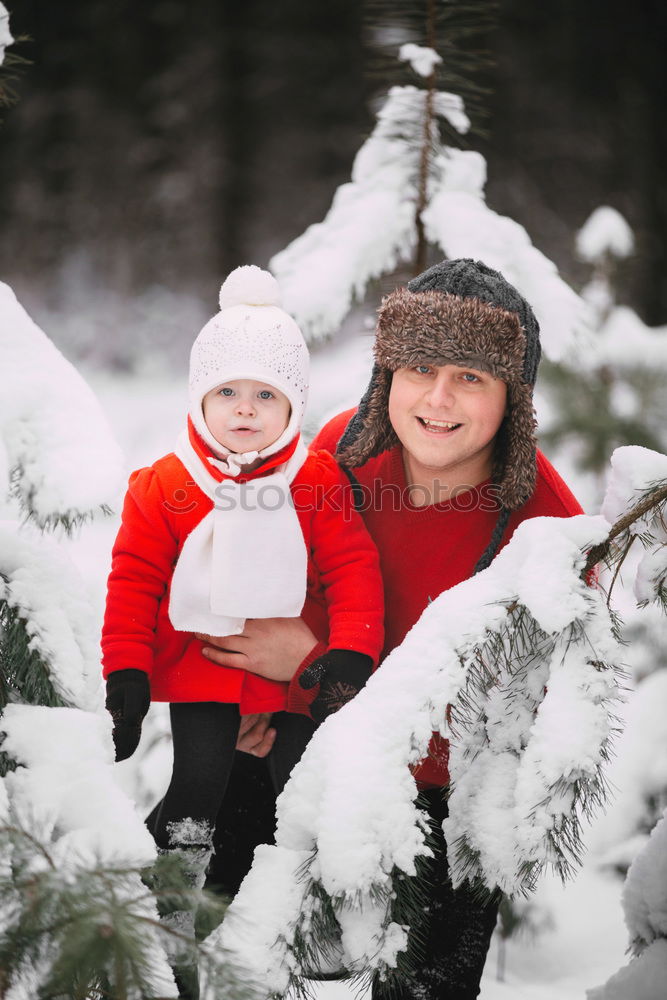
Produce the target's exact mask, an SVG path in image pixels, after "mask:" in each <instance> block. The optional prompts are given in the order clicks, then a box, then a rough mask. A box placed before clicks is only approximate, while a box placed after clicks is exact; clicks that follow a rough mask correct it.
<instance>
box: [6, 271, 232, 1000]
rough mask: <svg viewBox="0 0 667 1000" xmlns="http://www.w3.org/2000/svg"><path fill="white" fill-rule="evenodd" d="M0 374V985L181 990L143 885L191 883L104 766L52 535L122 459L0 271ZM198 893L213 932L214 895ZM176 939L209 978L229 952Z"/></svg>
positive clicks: (82, 631)
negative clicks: (1, 511) (0, 505)
mask: <svg viewBox="0 0 667 1000" xmlns="http://www.w3.org/2000/svg"><path fill="white" fill-rule="evenodd" d="M0 370H1V371H2V374H3V392H2V397H1V401H0V496H2V499H3V501H4V502H5V505H6V511H5V518H6V519H5V520H3V521H2V523H1V524H0V731H1V734H2V735H1V740H2V750H1V751H0V858H1V861H0V969H2V978H1V979H0V996H4V995H5V994H6V993H8V995H12V996H14V995H19V994H20V995H21V996H26V997H30V998H32V997H34V998H37V997H39V998H40V1000H46V998H49V997H54V998H55V997H62V996H68V997H75V998H80V1000H87V998H90V997H99V998H100V1000H101V998H102V997H107V998H113V1000H130V998H137V1000H138V998H139V997H140V996H152V997H160V996H164V997H168V996H176V995H177V993H176V987H175V984H174V980H173V976H172V972H171V968H170V965H169V962H168V959H167V953H168V951H169V944H170V942H171V939H172V938H174V936H176V937H178V934H177V932H176V931H174V930H173V929H169V928H167V927H165V926H164V925H162V924H161V923H160V922H159V920H158V909H157V902H158V900H156V898H155V895H154V894H153V893H151V891H150V890H149V888H147V883H150V882H151V880H152V882H153V884H156V885H159V886H160V891H159V895H160V896H161V897H162V898H163V899H164V898H166V900H167V901H168V902H169V903H170V904H171V903H174V904H177V903H179V901H181V900H182V897H183V895H184V894H188V895H191V890H188V889H187V887H185V888H184V882H183V875H182V873H181V872H180V869H179V866H178V864H177V862H175V861H174V860H173V859H160V860H159V861H156V852H155V845H154V843H153V840H152V838H151V836H150V834H149V833H148V831H147V829H146V827H145V826H144V824H143V822H142V820H141V818H140V817H139V816H138V815H137V813H136V811H135V808H134V805H133V803H132V802H131V801H130V800H129V799H128V798H127V797H126V795H125V794H124V792H123V791H122V790H121V789H120V787H119V786H118V785H117V783H116V780H115V778H114V776H113V770H112V767H111V764H112V762H113V746H112V741H111V726H110V720H109V719H108V716H107V714H106V712H105V711H104V707H103V704H102V685H101V674H100V665H99V651H98V644H97V641H96V632H97V623H96V620H95V615H94V613H93V608H92V605H91V604H90V603H89V601H88V599H87V596H86V593H85V586H84V583H83V581H82V580H81V578H80V577H79V575H78V573H77V571H76V569H75V567H74V565H73V564H72V563H71V561H70V560H69V558H68V556H67V554H66V552H65V550H64V547H63V546H62V545H61V544H60V542H59V538H58V536H59V535H62V534H64V535H70V534H72V533H73V532H74V531H75V530H78V529H80V528H81V527H82V526H83V525H85V523H86V522H87V521H88V520H90V518H92V517H93V516H95V515H96V514H99V513H104V512H107V511H108V510H109V505H110V504H111V503H112V502H113V501H114V500H115V499H116V498H117V496H118V491H119V487H120V485H121V480H122V475H121V473H122V468H123V461H122V456H121V454H120V451H119V449H118V447H117V445H116V444H115V442H114V440H113V437H112V435H111V432H110V429H109V427H108V425H107V422H106V419H105V417H104V415H103V414H102V411H101V409H100V407H99V405H98V403H97V401H96V399H95V397H94V396H93V394H92V392H91V391H90V389H89V388H88V386H87V385H86V384H85V382H84V381H83V379H82V378H81V377H80V376H79V375H78V373H77V372H76V371H75V369H74V368H73V367H72V366H71V365H70V364H69V363H68V362H67V361H66V360H65V359H64V358H63V357H62V355H61V354H60V353H59V352H58V351H57V350H56V348H55V347H54V346H53V344H52V343H51V342H50V341H49V340H48V339H47V338H46V336H45V335H44V334H43V332H42V331H41V330H40V329H39V328H38V327H37V326H36V325H35V324H34V323H33V322H32V320H31V319H30V318H29V316H28V315H27V314H26V312H25V311H24V310H23V308H22V307H21V306H20V304H19V303H18V302H17V300H16V297H15V296H14V294H13V292H12V290H11V289H10V288H9V287H8V286H7V285H4V284H2V283H0ZM5 497H6V499H5ZM10 515H11V519H7V518H8V517H9V516H10ZM146 869H150V878H149V877H148V875H147V874H146V873H145V870H146ZM197 900H198V901H201V905H202V920H203V921H204V922H205V923H206V925H207V927H208V928H209V929H210V927H212V926H214V925H215V923H217V922H218V921H219V920H220V919H221V916H222V912H223V909H222V907H221V904H220V903H219V902H218V901H217V900H215V899H213V898H209V897H205V896H201V897H200V896H199V894H198V895H197ZM181 905H188V904H183V903H181ZM186 944H187V946H188V947H189V948H190V949H192V951H193V953H194V955H195V957H197V958H198V959H200V961H201V963H202V968H203V969H204V971H206V973H207V975H208V979H209V981H210V982H211V983H213V984H214V985H215V983H216V982H217V980H218V978H219V976H220V974H221V967H222V962H223V959H224V956H222V955H221V954H220V953H218V954H215V955H212V954H209V953H206V952H204V951H203V950H202V949H201V948H200V947H199V946H198V945H197V944H196V942H186ZM225 982H226V983H227V984H228V986H229V993H228V995H229V996H230V997H232V998H234V997H243V996H244V995H245V988H244V987H243V985H242V984H239V983H238V982H236V980H235V979H234V977H233V975H231V974H230V973H229V971H225ZM8 991H9V992H8Z"/></svg>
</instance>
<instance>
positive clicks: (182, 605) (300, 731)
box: [102, 267, 383, 884]
mask: <svg viewBox="0 0 667 1000" xmlns="http://www.w3.org/2000/svg"><path fill="white" fill-rule="evenodd" d="M308 363H309V359H308V350H307V348H306V344H305V342H304V339H303V337H302V335H301V332H300V330H299V328H298V326H297V325H296V323H295V322H294V320H293V319H292V318H291V317H290V316H289V315H288V314H287V313H286V312H284V311H283V310H282V309H281V308H280V291H279V288H278V285H277V282H276V281H275V279H274V278H273V277H272V276H271V275H270V274H269V273H268V272H266V271H262V270H260V269H259V268H257V267H240V268H237V269H236V270H235V271H233V272H232V273H231V274H230V275H229V277H228V278H227V280H226V281H225V283H224V284H223V286H222V288H221V291H220V312H219V313H218V314H217V315H216V316H214V317H213V318H212V319H211V320H210V321H209V322H208V323H207V324H206V326H205V327H204V328H203V330H202V331H201V333H200V334H199V336H198V337H197V339H196V341H195V343H194V345H193V347H192V352H191V356H190V380H189V390H190V407H189V417H188V426H187V430H185V431H184V432H183V433H182V434H181V436H180V438H179V440H178V442H177V445H176V448H175V451H174V452H173V453H172V454H169V455H166V456H164V457H163V458H160V459H158V460H157V461H156V462H155V463H154V464H153V465H152V466H150V467H148V468H144V469H139V470H138V471H137V472H134V473H133V474H132V476H131V477H130V481H129V488H128V492H127V495H126V498H125V504H124V509H123V516H122V524H121V527H120V530H119V533H118V537H117V539H116V542H115V546H114V549H113V557H112V568H111V573H110V576H109V582H108V595H107V605H106V614H105V620H104V629H103V636H102V650H103V674H104V677H105V678H106V683H107V702H106V705H107V708H108V709H109V711H110V712H111V715H112V718H113V724H114V729H113V736H114V742H115V747H116V759H117V760H124V759H125V758H127V757H130V756H131V755H132V753H133V752H134V750H135V749H136V747H137V745H138V743H139V737H140V733H141V723H142V720H143V717H144V716H145V714H146V712H147V710H148V707H149V704H150V702H151V701H162V702H169V705H170V719H171V729H172V736H173V750H174V763H173V773H172V777H171V782H170V784H169V788H168V790H167V793H166V795H165V797H164V799H163V801H162V803H161V804H160V806H159V808H158V810H157V813H156V814H154V816H153V817H152V833H153V835H154V837H155V840H156V843H157V845H158V847H159V848H161V849H163V850H167V849H171V850H173V849H175V850H178V851H179V853H180V854H181V855H183V854H187V855H188V857H189V862H188V863H190V862H191V867H194V868H195V869H196V871H197V877H196V879H195V881H196V882H197V883H198V884H201V882H202V881H203V874H204V872H205V869H206V866H207V864H208V861H209V859H210V855H211V845H212V834H213V826H214V823H215V817H216V814H217V813H218V810H219V808H220V805H221V803H222V800H223V797H224V794H225V788H226V785H227V781H228V777H229V773H230V769H231V766H232V761H233V757H234V752H235V746H236V741H237V736H238V733H239V725H240V720H241V717H242V716H244V715H252V714H254V713H264V712H272V713H276V714H275V715H274V716H273V719H272V726H273V727H274V728H275V729H276V739H275V743H274V745H273V748H272V750H271V752H270V755H269V759H268V764H269V772H270V774H271V779H272V782H273V784H274V786H275V789H276V792H279V791H280V790H281V789H282V787H283V785H284V784H285V782H286V780H287V778H288V776H289V773H290V771H291V769H292V767H293V766H294V764H295V763H296V762H297V761H298V759H299V758H300V756H301V754H302V752H303V749H304V747H305V745H306V743H307V742H308V740H309V738H310V736H311V735H312V732H313V729H314V723H313V721H312V720H309V719H307V718H306V717H305V716H303V715H296V714H290V713H288V712H286V711H285V709H286V707H287V690H288V685H287V683H282V682H278V681H273V680H268V679H264V678H262V677H259V676H257V675H256V674H253V673H250V672H248V671H245V670H242V669H237V668H233V667H221V666H218V665H216V664H215V663H213V662H211V661H210V660H208V659H206V658H205V657H204V656H203V655H202V652H201V650H202V647H203V643H202V642H201V641H200V640H199V639H197V638H196V636H195V633H206V634H210V635H216V636H228V635H240V634H242V633H243V628H244V624H245V620H246V619H247V618H292V617H297V616H299V615H303V618H304V620H305V621H306V622H308V624H309V625H310V627H311V628H312V629H313V631H314V632H315V633H316V634H318V635H322V634H324V635H326V634H328V636H329V642H328V648H327V652H326V653H325V654H324V655H323V656H322V657H321V662H320V669H319V672H318V676H319V677H321V683H320V689H319V694H318V696H317V698H316V700H315V703H314V706H315V707H314V710H313V712H312V715H313V718H314V719H315V720H316V721H321V720H322V719H323V718H325V717H326V715H327V714H329V712H331V711H335V710H336V708H338V707H340V705H341V704H343V703H344V702H345V701H347V700H349V698H350V697H352V696H353V695H354V694H356V693H357V691H358V690H359V689H360V688H361V687H362V686H363V684H364V683H365V681H366V679H367V678H368V676H369V674H370V672H371V670H372V668H373V666H374V665H375V664H376V663H377V659H378V656H379V653H380V650H381V648H382V642H383V625H382V622H383V598H382V585H381V578H380V571H379V562H378V556H377V551H376V549H375V546H374V544H373V543H372V542H371V540H370V536H369V535H368V533H367V531H366V529H365V527H364V525H363V521H362V519H361V517H360V516H359V514H358V513H357V512H356V511H355V510H354V508H353V504H352V502H351V496H350V494H351V491H350V489H349V484H348V481H347V479H346V477H345V476H344V475H343V474H342V473H341V471H340V470H339V468H338V466H337V465H336V463H335V462H334V460H333V458H332V457H331V455H330V454H329V453H328V452H325V451H318V452H308V451H307V450H306V448H305V446H304V445H303V443H302V441H301V438H300V426H301V421H302V417H303V412H304V406H305V401H306V391H307V387H308ZM193 884H194V883H193Z"/></svg>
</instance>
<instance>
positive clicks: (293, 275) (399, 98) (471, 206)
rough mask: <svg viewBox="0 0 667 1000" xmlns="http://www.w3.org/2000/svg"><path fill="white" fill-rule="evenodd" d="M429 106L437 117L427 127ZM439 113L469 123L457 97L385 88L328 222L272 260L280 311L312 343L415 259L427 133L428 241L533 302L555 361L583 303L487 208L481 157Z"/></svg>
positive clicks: (513, 226) (424, 216)
mask: <svg viewBox="0 0 667 1000" xmlns="http://www.w3.org/2000/svg"><path fill="white" fill-rule="evenodd" d="M429 94H430V99H431V102H432V103H431V104H429V103H428V99H429ZM429 107H432V113H433V114H434V115H435V118H436V121H435V122H434V125H433V128H431V129H425V128H424V122H425V119H426V116H427V115H428V114H429V110H428V109H429ZM442 119H446V120H447V121H448V123H449V124H450V125H451V126H452V127H453V128H454V129H456V130H457V131H458V132H460V133H465V132H467V131H468V129H469V127H470V123H469V120H468V118H467V116H466V114H465V110H464V108H463V102H462V101H461V99H460V97H458V96H457V95H455V94H449V93H445V92H440V91H428V90H425V89H419V88H417V87H392V88H391V90H390V91H389V94H388V96H387V99H386V101H385V103H384V105H383V106H382V108H381V109H380V111H379V112H378V116H377V124H376V126H375V128H374V129H373V132H372V134H371V135H370V137H369V138H368V139H367V140H366V142H365V143H364V145H363V146H362V147H361V149H360V150H359V152H358V153H357V156H356V158H355V161H354V166H353V168H352V179H351V181H350V182H349V183H348V184H344V185H342V186H341V187H340V188H339V189H338V191H337V192H336V194H335V195H334V199H333V203H332V205H331V208H330V209H329V212H328V214H327V215H326V217H325V219H324V220H323V221H322V222H320V223H317V224H316V225H313V226H310V227H309V228H308V229H307V230H306V232H305V233H303V235H302V236H299V237H298V238H297V239H296V240H294V241H293V242H292V243H290V244H289V246H287V247H286V248H285V249H284V250H282V251H281V252H280V253H278V254H276V255H275V256H274V257H273V259H272V260H271V262H270V267H271V270H272V271H273V272H274V274H275V275H276V277H277V278H278V280H279V282H280V285H281V288H282V289H283V294H284V300H285V307H286V308H287V309H288V310H289V311H290V312H291V313H292V314H293V315H294V316H295V318H296V319H297V322H298V323H299V325H300V326H301V328H302V329H303V331H304V333H305V334H306V336H307V337H309V338H310V339H311V340H317V339H319V338H323V337H326V336H329V335H330V334H332V333H334V332H335V331H336V330H337V329H338V328H339V326H340V324H341V323H342V321H343V319H344V318H345V316H346V314H347V313H348V311H349V309H350V307H351V305H352V303H353V301H354V300H361V299H362V298H363V295H364V292H365V290H366V287H367V285H368V283H369V282H370V281H371V280H372V279H374V278H378V277H380V276H381V275H382V274H386V273H390V272H392V271H393V270H395V269H396V267H397V266H398V265H400V264H405V263H406V262H408V261H409V260H410V259H411V255H412V254H413V251H414V249H415V246H416V243H417V219H416V213H417V206H418V204H419V197H420V166H421V164H422V152H423V150H422V146H423V143H424V135H425V133H427V134H429V135H430V144H431V148H430V149H429V150H428V151H427V152H428V156H427V162H428V177H427V179H426V191H425V200H426V204H425V208H424V210H423V211H422V213H421V221H422V222H423V225H424V228H425V232H426V236H427V238H428V239H429V240H430V241H431V242H432V243H433V244H435V245H437V246H439V247H441V248H442V250H444V252H445V254H446V255H447V256H448V257H451V258H453V257H476V258H479V259H481V260H483V261H484V262H485V263H486V264H489V265H490V266H491V267H494V268H497V269H498V270H500V271H502V273H503V274H504V275H505V276H506V277H507V278H508V280H509V281H511V282H512V283H513V284H514V285H516V287H517V288H518V290H519V291H520V292H521V293H522V294H523V295H525V296H526V298H527V299H528V300H529V301H530V303H531V305H532V306H533V308H534V310H535V313H536V315H537V318H538V320H539V321H540V325H541V327H542V340H543V344H544V348H545V351H546V352H547V354H548V355H549V357H551V358H552V359H554V360H555V359H558V358H560V357H562V356H564V355H565V354H566V353H567V352H568V350H569V349H570V347H571V345H572V343H573V340H574V337H575V335H576V333H577V332H578V331H579V330H580V329H581V328H583V326H584V325H585V315H586V311H585V307H584V303H583V302H582V300H581V299H580V297H579V296H578V295H577V294H576V293H575V292H574V291H573V290H572V289H571V288H570V287H569V285H567V284H566V283H565V282H564V281H563V279H562V278H561V277H560V276H559V274H558V272H557V270H556V267H555V265H554V264H553V263H552V262H551V261H550V260H548V259H547V258H546V257H545V256H544V254H542V253H541V252H540V251H539V250H537V249H536V247H534V246H533V244H532V243H531V241H530V239H529V237H528V234H527V233H526V231H525V229H523V227H522V226H520V225H519V224H518V223H516V222H514V221H513V220H511V219H509V218H507V217H505V216H501V215H498V214H497V213H496V212H494V211H492V210H491V209H490V208H489V207H488V206H487V204H486V202H485V199H484V185H485V183H486V162H485V160H484V157H483V156H482V155H481V154H480V153H477V152H473V151H462V150H457V149H454V148H452V147H449V146H446V145H445V144H444V143H443V141H442V139H441V137H440V135H439V132H438V128H437V120H442Z"/></svg>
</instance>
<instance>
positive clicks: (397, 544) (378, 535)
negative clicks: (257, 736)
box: [289, 410, 583, 787]
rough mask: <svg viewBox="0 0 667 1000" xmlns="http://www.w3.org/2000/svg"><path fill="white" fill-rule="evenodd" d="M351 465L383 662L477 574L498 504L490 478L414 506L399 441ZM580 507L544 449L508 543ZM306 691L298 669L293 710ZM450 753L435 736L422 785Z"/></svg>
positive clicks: (334, 433) (330, 434) (419, 775)
mask: <svg viewBox="0 0 667 1000" xmlns="http://www.w3.org/2000/svg"><path fill="white" fill-rule="evenodd" d="M353 413H354V410H348V411H347V412H345V413H342V414H340V415H339V416H337V417H334V419H333V420H331V421H330V422H329V423H328V424H326V426H325V427H324V428H323V429H322V430H321V431H320V433H319V434H318V435H317V437H316V439H315V441H314V442H313V445H312V447H314V448H326V449H327V451H330V452H332V453H334V452H335V451H336V445H337V443H338V440H339V439H340V437H341V435H342V433H343V431H344V430H345V427H346V426H347V423H348V421H349V419H350V417H351V416H352V415H353ZM352 471H353V473H354V475H355V477H356V478H357V480H358V481H359V483H360V484H361V486H362V487H363V491H364V498H363V508H362V511H361V513H362V517H363V518H364V521H365V523H366V527H367V528H368V531H369V533H370V535H371V538H372V539H373V541H374V542H375V544H376V546H377V548H378V551H379V553H380V566H381V569H382V578H383V581H384V591H385V642H384V648H383V651H382V656H381V660H382V659H384V657H386V656H387V654H388V653H390V652H391V650H392V649H394V648H395V647H396V646H398V645H400V643H401V642H402V641H403V639H404V637H405V635H406V633H407V632H408V631H409V630H410V629H411V628H412V626H413V625H414V624H415V622H416V621H417V620H418V618H419V617H420V615H421V613H422V611H423V610H424V608H425V607H426V606H427V604H428V603H429V602H430V601H432V600H433V599H434V598H436V597H437V596H438V594H440V593H441V592H442V591H443V590H449V588H450V587H454V586H456V584H458V583H461V582H462V581H463V580H467V579H468V578H469V577H470V576H472V573H473V570H474V568H475V565H476V564H477V561H478V560H479V558H480V556H481V555H482V552H483V551H484V549H485V548H486V546H487V545H488V543H489V541H490V539H491V534H492V532H493V529H494V527H495V524H496V519H497V516H498V507H497V504H496V502H495V494H494V492H493V488H492V486H491V484H490V483H482V484H480V485H479V486H477V487H476V488H475V489H471V490H469V491H467V492H465V493H460V494H459V495H458V496H457V497H455V498H454V500H452V501H451V502H447V503H437V504H432V505H430V506H428V507H415V506H413V505H412V504H411V503H410V501H409V497H408V487H407V482H406V479H405V470H404V467H403V459H402V452H401V448H400V446H399V445H397V446H396V447H394V448H392V449H391V450H390V451H386V452H383V453H382V454H381V455H378V456H377V457H376V458H372V459H370V460H369V461H368V462H366V463H365V465H363V466H362V467H361V468H358V469H353V470H352ZM581 513H583V511H582V508H581V507H580V505H579V503H578V502H577V500H576V499H575V498H574V496H573V495H572V493H571V492H570V490H569V489H568V488H567V486H566V485H565V483H564V482H563V480H562V479H561V478H560V476H559V475H558V473H557V472H556V470H555V469H554V468H553V466H552V465H551V464H550V463H549V461H548V460H547V459H546V458H545V457H544V455H543V454H542V453H541V452H538V455H537V483H536V486H535V492H534V493H533V496H532V497H531V499H530V500H529V501H528V502H527V503H526V504H524V506H523V507H521V508H520V509H519V510H517V511H514V512H513V513H512V515H511V517H510V520H509V524H508V527H507V530H506V531H505V535H504V537H503V541H502V546H504V545H506V544H507V543H508V542H509V540H510V538H511V537H512V534H513V532H514V530H515V528H516V527H517V525H518V524H520V523H521V522H522V521H525V520H527V519H528V518H530V517H572V516H573V515H574V514H581ZM502 546H501V547H502ZM306 663H307V661H305V662H304V664H302V667H301V669H303V668H304V667H305V665H306ZM305 694H306V692H303V691H301V689H300V688H299V687H298V673H297V676H296V677H295V679H294V680H293V682H292V684H291V686H290V697H289V708H290V710H291V711H300V712H304V713H307V711H308V707H307V702H308V697H304V695H305ZM448 756H449V751H448V745H447V741H446V740H443V739H442V738H441V737H440V736H437V735H435V734H434V737H433V739H432V741H431V746H430V747H429V756H428V757H427V758H426V759H425V760H423V761H422V762H421V764H420V765H419V767H418V768H417V769H416V771H415V777H416V779H417V780H418V782H419V784H420V786H422V787H432V786H443V785H446V784H448V783H449V773H448V770H447V760H448Z"/></svg>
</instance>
